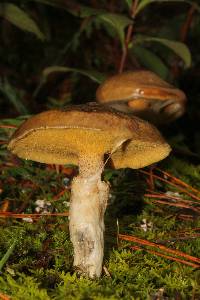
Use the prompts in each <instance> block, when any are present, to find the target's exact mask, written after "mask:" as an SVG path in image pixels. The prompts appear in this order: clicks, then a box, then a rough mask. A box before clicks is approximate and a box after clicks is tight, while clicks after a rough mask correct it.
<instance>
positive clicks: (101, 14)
mask: <svg viewBox="0 0 200 300" xmlns="http://www.w3.org/2000/svg"><path fill="white" fill-rule="evenodd" d="M69 12H70V13H72V14H73V15H75V16H79V17H81V18H88V17H91V16H93V17H94V20H95V18H96V20H98V21H100V23H101V24H102V25H105V24H106V25H107V26H110V27H111V28H112V29H114V30H115V31H116V32H117V34H118V36H119V39H120V42H121V44H122V47H123V46H124V30H125V28H126V27H127V26H128V25H129V24H131V23H132V20H131V19H130V18H128V17H126V16H124V15H121V14H115V13H108V12H107V11H105V10H102V9H94V8H91V7H87V6H84V5H79V6H78V9H77V8H75V9H69Z"/></svg>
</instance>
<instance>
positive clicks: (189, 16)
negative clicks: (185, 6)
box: [180, 3, 196, 42]
mask: <svg viewBox="0 0 200 300" xmlns="http://www.w3.org/2000/svg"><path fill="white" fill-rule="evenodd" d="M195 10H196V4H195V3H194V4H193V5H191V6H190V9H189V11H188V14H187V16H186V20H185V22H184V24H183V26H182V28H181V32H180V40H181V42H185V40H186V38H187V35H188V32H189V29H190V26H191V23H192V20H193V17H194V12H195Z"/></svg>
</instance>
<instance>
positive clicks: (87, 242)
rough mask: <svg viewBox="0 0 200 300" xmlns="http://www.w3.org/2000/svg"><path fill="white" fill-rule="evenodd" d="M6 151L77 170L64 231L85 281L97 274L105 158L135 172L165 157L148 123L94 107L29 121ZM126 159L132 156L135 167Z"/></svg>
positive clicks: (100, 254) (100, 256)
mask: <svg viewBox="0 0 200 300" xmlns="http://www.w3.org/2000/svg"><path fill="white" fill-rule="evenodd" d="M8 149H9V150H10V151H11V152H12V153H14V154H16V155H17V156H19V157H21V158H24V159H30V160H33V161H37V162H42V163H49V164H52V163H53V164H75V165H77V166H78V167H79V174H78V176H76V177H74V178H73V180H72V185H71V199H70V212H69V216H70V220H69V229H70V238H71V241H72V243H73V247H74V267H75V269H76V270H77V271H78V272H79V273H81V274H84V275H86V276H89V277H90V278H94V277H99V276H100V275H101V271H102V261H103V252H104V237H103V233H104V212H105V209H106V206H107V201H108V196H109V185H108V184H107V183H106V182H104V181H102V180H101V175H102V171H103V168H104V165H105V161H104V156H105V154H107V155H109V156H110V157H111V160H112V163H113V166H114V167H116V168H122V167H135V168H138V167H143V166H146V165H149V164H151V163H153V162H156V161H159V160H161V159H163V158H165V157H166V156H167V155H168V154H169V152H170V147H169V145H168V144H167V143H166V142H165V141H164V139H163V138H162V137H161V135H160V133H159V132H158V130H157V129H156V128H155V127H153V126H152V125H151V124H149V123H148V122H145V121H143V120H140V119H139V118H137V117H133V118H131V117H129V116H127V115H126V114H123V113H120V112H118V111H116V110H114V109H111V108H109V107H107V106H104V105H100V104H97V103H88V104H85V105H74V106H69V107H67V108H66V109H65V110H50V111H46V112H42V113H40V114H37V115H35V116H33V117H31V118H30V119H28V120H27V121H25V122H24V123H23V124H22V125H21V126H20V127H19V128H18V129H17V130H16V132H15V133H14V135H13V136H12V137H11V140H10V142H9V144H8ZM131 156H135V157H134V158H133V161H135V165H134V164H133V162H131ZM126 157H127V162H125V161H126ZM139 161H140V163H139ZM136 162H137V163H136Z"/></svg>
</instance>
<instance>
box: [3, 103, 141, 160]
mask: <svg viewBox="0 0 200 300" xmlns="http://www.w3.org/2000/svg"><path fill="white" fill-rule="evenodd" d="M137 126H138V124H137V122H135V121H134V120H133V119H130V118H129V117H127V116H126V115H124V114H122V113H119V112H117V111H115V110H113V109H110V108H107V107H104V106H103V105H99V104H96V103H90V104H86V105H80V106H79V105H77V106H69V107H68V108H66V109H65V110H63V111H60V110H51V111H47V112H43V113H40V114H38V115H35V116H33V117H32V118H30V119H29V120H27V121H25V122H24V123H23V124H22V125H21V126H20V127H19V129H18V130H17V131H16V132H15V133H14V135H13V137H12V138H11V141H10V143H9V145H8V148H9V149H10V150H11V151H12V152H13V153H15V154H16V155H18V156H19V157H21V158H25V159H31V160H35V161H39V162H44V163H55V164H65V163H73V164H77V161H78V157H79V155H80V154H82V153H85V154H88V155H91V154H94V155H101V156H102V155H103V154H105V153H110V152H112V150H113V148H116V147H117V146H118V145H120V144H121V143H123V142H124V141H125V140H127V139H130V138H131V137H132V134H133V132H134V131H135V130H137Z"/></svg>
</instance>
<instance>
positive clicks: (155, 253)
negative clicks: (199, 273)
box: [130, 246, 200, 268]
mask: <svg viewBox="0 0 200 300" xmlns="http://www.w3.org/2000/svg"><path fill="white" fill-rule="evenodd" d="M130 248H131V249H133V250H145V251H146V252H148V253H151V254H154V255H157V256H161V257H164V258H167V259H169V260H174V261H177V262H180V263H182V264H185V265H188V266H191V267H193V268H200V265H198V264H194V263H191V262H189V261H186V260H183V259H180V258H177V257H173V256H169V255H165V254H162V253H160V252H157V251H154V250H149V249H144V248H141V247H138V246H135V247H130Z"/></svg>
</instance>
